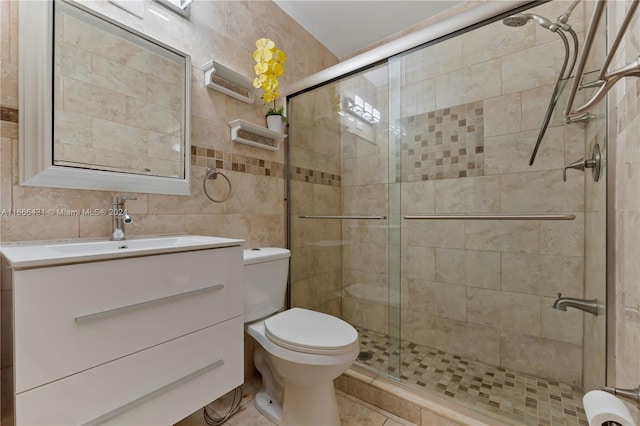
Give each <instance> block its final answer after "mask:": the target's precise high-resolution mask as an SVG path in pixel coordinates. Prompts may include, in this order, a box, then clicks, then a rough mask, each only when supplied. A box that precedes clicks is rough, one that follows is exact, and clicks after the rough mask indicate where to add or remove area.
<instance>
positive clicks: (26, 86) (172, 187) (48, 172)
mask: <svg viewBox="0 0 640 426" xmlns="http://www.w3.org/2000/svg"><path fill="white" fill-rule="evenodd" d="M53 1H63V0H53ZM53 1H51V0H47V1H21V2H20V4H19V19H18V34H19V36H18V51H19V59H18V67H19V77H20V78H19V89H18V93H19V102H18V103H19V110H18V114H19V118H18V120H19V132H20V139H19V184H20V185H25V186H41V187H49V188H68V189H93V190H101V191H118V192H141V193H151V194H172V195H189V194H190V193H191V188H190V179H189V178H190V160H191V144H190V138H191V126H190V120H191V112H190V90H191V58H190V56H189V55H187V54H185V53H183V52H181V51H179V50H176V49H174V48H172V47H170V46H167V45H166V44H164V43H161V42H159V41H157V40H154V39H152V38H150V37H148V36H147V35H145V34H142V33H141V32H139V31H136V30H133V29H131V28H128V27H126V26H124V25H122V24H121V23H118V22H117V21H115V20H113V19H111V18H108V17H106V16H104V15H102V14H100V13H98V12H96V11H94V10H92V9H88V8H86V7H84V6H82V5H79V4H78V3H76V2H73V1H67V0H64V1H65V3H68V4H70V5H72V6H74V7H77V8H78V9H81V10H83V11H85V12H88V13H90V14H92V15H94V16H96V17H98V18H100V19H103V20H105V21H107V22H108V23H110V24H113V25H115V26H117V27H119V28H121V29H124V30H126V31H128V32H130V33H132V34H134V35H135V36H138V37H141V38H144V39H146V40H147V41H150V42H152V43H154V44H157V45H159V46H161V47H162V48H164V49H167V50H169V51H171V52H173V53H175V54H177V55H179V56H182V57H184V59H185V93H184V94H185V98H184V100H185V108H184V115H185V116H184V150H183V161H184V176H183V178H171V177H160V176H147V175H138V174H130V173H120V172H111V171H104V170H92V169H82V168H73V167H66V166H55V165H54V164H53V102H54V99H53V78H52V76H53V43H54V40H53V25H54V3H53Z"/></svg>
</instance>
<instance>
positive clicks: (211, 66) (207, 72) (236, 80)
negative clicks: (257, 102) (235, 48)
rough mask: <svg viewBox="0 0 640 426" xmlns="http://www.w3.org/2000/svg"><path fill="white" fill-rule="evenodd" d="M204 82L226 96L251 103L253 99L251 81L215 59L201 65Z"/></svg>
mask: <svg viewBox="0 0 640 426" xmlns="http://www.w3.org/2000/svg"><path fill="white" fill-rule="evenodd" d="M202 68H203V71H204V83H205V85H206V86H207V87H208V88H210V89H213V90H217V91H218V92H222V93H224V94H225V95H227V96H231V97H232V98H235V99H238V100H241V101H242V102H246V103H248V104H252V103H253V100H254V95H253V94H254V91H255V90H254V87H253V82H252V81H251V80H249V79H248V78H246V77H243V76H241V75H240V74H238V73H237V72H235V71H233V70H232V69H230V68H227V67H225V66H224V65H221V64H219V63H218V62H216V61H209V62H207V63H206V64H204V65H203V66H202Z"/></svg>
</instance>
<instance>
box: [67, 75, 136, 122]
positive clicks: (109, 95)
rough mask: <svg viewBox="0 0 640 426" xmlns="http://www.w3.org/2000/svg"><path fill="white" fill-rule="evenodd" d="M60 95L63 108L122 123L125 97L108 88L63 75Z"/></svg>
mask: <svg viewBox="0 0 640 426" xmlns="http://www.w3.org/2000/svg"><path fill="white" fill-rule="evenodd" d="M62 97H63V101H64V108H65V110H68V111H72V112H78V113H82V114H87V115H90V116H92V117H99V118H103V119H106V120H111V121H117V122H120V123H124V122H125V121H126V120H127V97H126V96H125V95H123V94H120V93H117V92H115V91H113V90H110V89H104V88H102V87H98V86H94V85H92V84H87V83H84V82H82V81H80V80H75V79H72V78H68V77H63V91H62Z"/></svg>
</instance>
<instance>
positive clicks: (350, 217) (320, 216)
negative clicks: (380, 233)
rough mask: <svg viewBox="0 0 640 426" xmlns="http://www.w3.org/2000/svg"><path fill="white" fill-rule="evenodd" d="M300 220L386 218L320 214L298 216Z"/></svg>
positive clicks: (381, 217)
mask: <svg viewBox="0 0 640 426" xmlns="http://www.w3.org/2000/svg"><path fill="white" fill-rule="evenodd" d="M298 217H299V218H300V219H351V220H384V219H386V218H387V217H386V216H382V215H372V216H366V215H355V216H333V215H322V214H317V215H313V214H302V215H300V216H298Z"/></svg>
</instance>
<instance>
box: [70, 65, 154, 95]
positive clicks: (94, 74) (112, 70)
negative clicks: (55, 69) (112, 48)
mask: <svg viewBox="0 0 640 426" xmlns="http://www.w3.org/2000/svg"><path fill="white" fill-rule="evenodd" d="M63 75H64V74H63ZM147 80H148V77H147V75H146V74H145V73H142V72H140V71H138V70H136V69H134V68H130V67H128V66H126V65H124V64H121V63H118V62H114V61H111V60H109V59H107V58H104V57H102V56H100V55H97V54H93V55H92V56H91V84H94V85H96V86H99V87H104V88H105V89H110V90H115V91H116V92H120V93H122V94H125V95H127V96H133V97H135V98H138V99H142V100H146V98H147Z"/></svg>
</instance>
